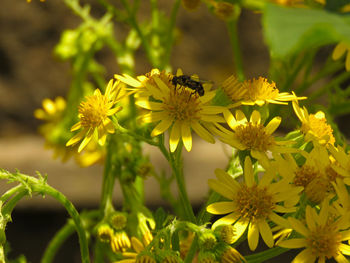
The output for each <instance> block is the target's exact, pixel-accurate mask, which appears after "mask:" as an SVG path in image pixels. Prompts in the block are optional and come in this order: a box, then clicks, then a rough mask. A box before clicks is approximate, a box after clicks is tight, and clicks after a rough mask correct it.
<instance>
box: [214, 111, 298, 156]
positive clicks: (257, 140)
mask: <svg viewBox="0 0 350 263" xmlns="http://www.w3.org/2000/svg"><path fill="white" fill-rule="evenodd" d="M224 116H225V119H226V121H227V124H228V125H229V126H230V127H231V129H232V131H229V130H226V129H225V130H222V131H223V132H222V133H220V136H221V139H220V140H221V141H223V142H225V143H227V144H229V145H231V146H232V147H235V148H236V149H239V150H249V151H250V153H251V155H252V156H253V157H254V158H256V159H265V158H266V157H265V156H266V155H265V154H266V152H267V151H271V152H295V149H293V148H289V147H286V146H285V144H287V143H289V142H282V141H276V140H275V138H274V137H273V135H272V134H273V132H274V131H275V130H276V129H277V128H278V126H279V125H280V123H281V118H280V117H275V118H273V119H272V120H271V121H270V122H269V123H268V124H267V125H266V126H264V125H263V124H262V123H261V115H260V113H259V112H258V111H256V110H255V111H253V113H252V115H251V117H250V120H247V118H246V116H245V115H244V113H243V112H242V111H240V110H237V111H236V116H235V117H234V116H233V115H232V114H231V113H230V112H229V111H228V110H227V111H224Z"/></svg>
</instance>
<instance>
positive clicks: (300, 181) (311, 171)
mask: <svg viewBox="0 0 350 263" xmlns="http://www.w3.org/2000/svg"><path fill="white" fill-rule="evenodd" d="M317 176H318V171H317V170H316V169H315V168H314V167H312V166H309V165H303V166H302V167H300V168H298V169H297V171H296V172H295V177H294V184H295V185H296V186H303V187H304V188H305V187H306V186H307V185H308V184H309V183H310V182H311V181H312V180H313V179H315V178H316V177H317Z"/></svg>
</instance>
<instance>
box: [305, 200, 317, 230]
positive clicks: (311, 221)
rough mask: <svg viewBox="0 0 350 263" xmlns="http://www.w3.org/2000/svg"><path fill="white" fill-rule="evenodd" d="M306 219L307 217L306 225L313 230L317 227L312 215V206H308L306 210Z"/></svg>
mask: <svg viewBox="0 0 350 263" xmlns="http://www.w3.org/2000/svg"><path fill="white" fill-rule="evenodd" d="M305 219H306V225H307V227H308V228H309V229H310V230H311V231H313V230H315V229H316V222H315V220H314V218H313V217H312V208H311V206H307V207H306V210H305Z"/></svg>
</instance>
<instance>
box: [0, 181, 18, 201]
mask: <svg viewBox="0 0 350 263" xmlns="http://www.w3.org/2000/svg"><path fill="white" fill-rule="evenodd" d="M22 188H23V186H22V185H16V186H14V187H12V188H11V189H9V190H8V191H7V192H6V193H4V194H3V195H2V196H1V197H0V201H1V202H6V200H7V199H9V198H10V197H11V196H13V195H14V194H16V193H17V192H18V191H20V190H21V189H22Z"/></svg>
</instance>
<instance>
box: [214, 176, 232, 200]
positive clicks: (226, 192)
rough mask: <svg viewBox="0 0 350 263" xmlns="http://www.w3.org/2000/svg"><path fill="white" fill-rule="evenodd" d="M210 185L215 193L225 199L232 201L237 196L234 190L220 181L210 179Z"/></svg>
mask: <svg viewBox="0 0 350 263" xmlns="http://www.w3.org/2000/svg"><path fill="white" fill-rule="evenodd" d="M208 185H209V187H210V188H211V189H213V190H214V191H215V192H217V193H218V194H220V195H222V196H223V197H226V198H227V199H231V200H232V199H233V198H234V196H235V192H234V191H233V189H231V188H230V187H229V186H227V185H225V184H223V183H222V182H220V181H218V180H214V179H208Z"/></svg>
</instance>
